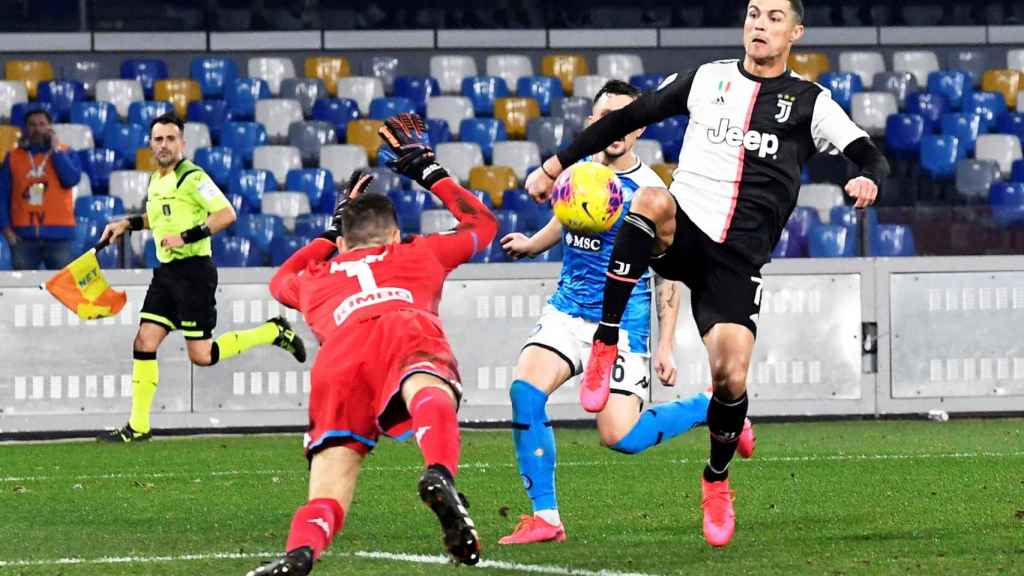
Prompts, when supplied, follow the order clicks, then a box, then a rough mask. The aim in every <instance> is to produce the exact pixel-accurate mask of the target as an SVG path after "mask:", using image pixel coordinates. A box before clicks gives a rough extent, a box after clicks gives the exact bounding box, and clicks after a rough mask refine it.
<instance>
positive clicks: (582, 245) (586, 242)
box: [565, 232, 601, 252]
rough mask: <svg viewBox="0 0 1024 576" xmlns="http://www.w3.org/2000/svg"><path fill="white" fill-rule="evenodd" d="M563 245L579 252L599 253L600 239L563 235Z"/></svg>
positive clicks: (568, 233)
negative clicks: (577, 249)
mask: <svg viewBox="0 0 1024 576" xmlns="http://www.w3.org/2000/svg"><path fill="white" fill-rule="evenodd" d="M565 245H566V246H569V247H571V248H579V249H580V250H589V251H591V252H600V251H601V239H600V238H594V237H593V236H584V235H582V234H573V233H572V232H566V233H565Z"/></svg>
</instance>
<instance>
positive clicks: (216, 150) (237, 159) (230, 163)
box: [192, 146, 242, 190]
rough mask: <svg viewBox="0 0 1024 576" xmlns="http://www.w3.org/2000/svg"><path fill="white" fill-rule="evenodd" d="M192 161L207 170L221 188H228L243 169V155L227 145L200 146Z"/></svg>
mask: <svg viewBox="0 0 1024 576" xmlns="http://www.w3.org/2000/svg"><path fill="white" fill-rule="evenodd" d="M192 161H193V162H195V163H196V164H197V165H198V166H199V167H200V168H202V169H203V170H205V171H206V173H207V174H209V175H210V178H213V181H214V183H216V184H217V186H218V187H220V189H221V190H226V189H227V187H228V185H229V184H230V183H231V180H232V179H233V178H234V177H236V176H237V175H238V173H239V172H240V171H241V170H242V157H241V156H240V155H239V154H238V153H237V152H235V151H234V150H233V149H231V148H228V147H227V146H210V147H209V148H200V149H198V150H196V155H195V158H194V159H193V160H192Z"/></svg>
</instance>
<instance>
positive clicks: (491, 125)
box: [459, 118, 508, 164]
mask: <svg viewBox="0 0 1024 576" xmlns="http://www.w3.org/2000/svg"><path fill="white" fill-rule="evenodd" d="M459 140H460V141H462V142H476V143H477V144H479V145H480V150H481V151H482V152H483V154H484V162H486V163H488V164H490V163H491V152H492V151H493V150H494V143H495V142H504V141H505V140H508V133H507V132H506V131H505V123H504V122H502V121H501V120H495V119H494V118H464V119H463V120H462V122H460V123H459Z"/></svg>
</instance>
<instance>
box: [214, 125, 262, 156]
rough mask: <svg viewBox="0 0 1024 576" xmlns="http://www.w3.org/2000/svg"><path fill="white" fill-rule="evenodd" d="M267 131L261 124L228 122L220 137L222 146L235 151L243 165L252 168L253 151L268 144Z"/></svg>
mask: <svg viewBox="0 0 1024 576" xmlns="http://www.w3.org/2000/svg"><path fill="white" fill-rule="evenodd" d="M268 141H269V140H268V138H267V131H266V129H265V128H264V127H263V124H260V123H259V122H228V123H227V124H224V129H223V131H222V132H221V136H220V145H221V146H227V147H228V148H231V149H232V150H234V151H235V153H236V154H238V156H239V157H240V158H241V159H242V164H243V165H245V166H247V167H248V166H252V155H253V151H254V150H256V147H257V146H265V145H266V144H267V143H268Z"/></svg>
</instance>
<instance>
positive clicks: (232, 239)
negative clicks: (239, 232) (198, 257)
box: [212, 234, 254, 268]
mask: <svg viewBox="0 0 1024 576" xmlns="http://www.w3.org/2000/svg"><path fill="white" fill-rule="evenodd" d="M212 249H213V263H214V264H216V265H217V267H218V268H220V267H224V268H241V267H243V266H250V265H253V264H251V257H252V254H253V253H254V250H253V247H252V242H250V240H249V239H248V238H245V237H243V236H228V235H226V234H216V235H214V237H213V240H212Z"/></svg>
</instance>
